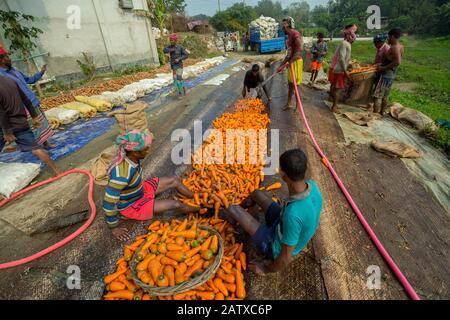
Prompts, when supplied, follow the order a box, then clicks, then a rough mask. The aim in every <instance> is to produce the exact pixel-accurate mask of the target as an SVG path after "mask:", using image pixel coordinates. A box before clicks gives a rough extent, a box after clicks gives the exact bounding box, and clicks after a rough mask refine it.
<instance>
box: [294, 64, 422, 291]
mask: <svg viewBox="0 0 450 320" xmlns="http://www.w3.org/2000/svg"><path fill="white" fill-rule="evenodd" d="M290 69H291V74H292V79H293V81H294V88H295V96H296V98H297V104H298V106H299V110H300V114H301V116H302V118H303V123H304V124H305V127H306V130H307V131H308V135H309V137H310V138H311V141H312V144H313V146H314V149H316V151H317V153H318V154H319V155H320V157H321V159H322V162H323V164H324V165H325V166H326V167H327V168H328V170H329V171H330V172H331V174H332V176H333V178H334V180H335V181H336V183H337V185H338V186H339V188H340V189H341V191H342V193H343V194H344V196H345V198H346V199H347V201H348V203H349V204H350V206H351V207H352V209H353V211H354V212H355V214H356V216H357V217H358V219H359V221H360V222H361V224H362V226H363V228H364V229H365V230H366V232H367V233H368V234H369V237H370V238H371V239H372V242H373V243H374V244H375V246H376V247H377V249H378V251H379V252H380V254H381V256H382V257H383V259H384V260H385V261H386V263H387V264H388V266H389V267H390V268H391V270H392V272H393V273H394V274H395V276H396V277H397V279H398V280H399V281H400V283H401V285H402V286H403V288H404V289H405V291H406V293H407V294H408V296H409V297H410V298H411V299H412V300H420V297H419V296H418V295H417V293H416V291H415V290H414V288H413V287H412V286H411V284H410V283H409V282H408V279H406V277H405V275H404V274H403V273H402V271H401V270H400V268H399V267H398V266H397V265H396V264H395V262H394V260H393V259H392V258H391V256H390V255H389V253H388V252H387V250H386V249H385V248H384V246H383V245H382V243H381V241H380V240H379V239H378V237H377V235H376V234H375V232H374V231H373V230H372V228H371V227H370V225H369V223H368V222H367V221H366V219H365V218H364V216H363V214H362V213H361V211H360V210H359V208H358V206H357V205H356V203H355V201H354V200H353V198H352V196H351V195H350V193H349V192H348V190H347V188H346V187H345V185H344V183H343V182H342V180H341V179H340V178H339V176H338V174H337V173H336V171H335V170H334V168H333V166H332V165H331V163H330V161H329V160H328V158H327V156H326V155H325V153H324V152H323V151H322V149H321V148H320V146H319V144H318V143H317V141H316V139H315V137H314V134H313V132H312V130H311V128H310V127H309V124H308V120H307V118H306V115H305V111H304V110H303V105H302V100H301V99H300V94H299V92H298V87H297V79H296V77H295V70H294V65H293V64H292V63H291V64H290Z"/></svg>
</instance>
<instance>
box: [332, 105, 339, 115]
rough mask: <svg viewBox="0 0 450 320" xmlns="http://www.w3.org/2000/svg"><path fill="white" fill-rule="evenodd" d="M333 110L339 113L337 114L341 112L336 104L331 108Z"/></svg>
mask: <svg viewBox="0 0 450 320" xmlns="http://www.w3.org/2000/svg"><path fill="white" fill-rule="evenodd" d="M331 112H334V113H337V114H339V113H340V112H339V109H338V107H336V106H335V107H332V108H331Z"/></svg>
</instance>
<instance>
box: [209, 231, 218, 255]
mask: <svg viewBox="0 0 450 320" xmlns="http://www.w3.org/2000/svg"><path fill="white" fill-rule="evenodd" d="M218 249H219V238H218V237H217V235H213V236H212V239H211V245H210V246H209V250H211V251H212V252H213V253H214V254H216V253H217V251H218Z"/></svg>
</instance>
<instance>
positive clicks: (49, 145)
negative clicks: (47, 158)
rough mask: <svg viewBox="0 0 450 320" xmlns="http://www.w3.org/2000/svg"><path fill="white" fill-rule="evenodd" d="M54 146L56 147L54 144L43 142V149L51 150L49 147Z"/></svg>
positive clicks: (53, 147)
mask: <svg viewBox="0 0 450 320" xmlns="http://www.w3.org/2000/svg"><path fill="white" fill-rule="evenodd" d="M55 148H56V144H54V143H48V142H44V149H45V150H51V149H55Z"/></svg>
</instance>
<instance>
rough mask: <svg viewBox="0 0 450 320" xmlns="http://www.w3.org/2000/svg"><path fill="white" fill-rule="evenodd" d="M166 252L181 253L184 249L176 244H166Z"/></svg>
mask: <svg viewBox="0 0 450 320" xmlns="http://www.w3.org/2000/svg"><path fill="white" fill-rule="evenodd" d="M167 250H169V251H183V250H184V247H183V246H182V245H181V246H180V245H178V244H171V243H170V244H168V245H167Z"/></svg>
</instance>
